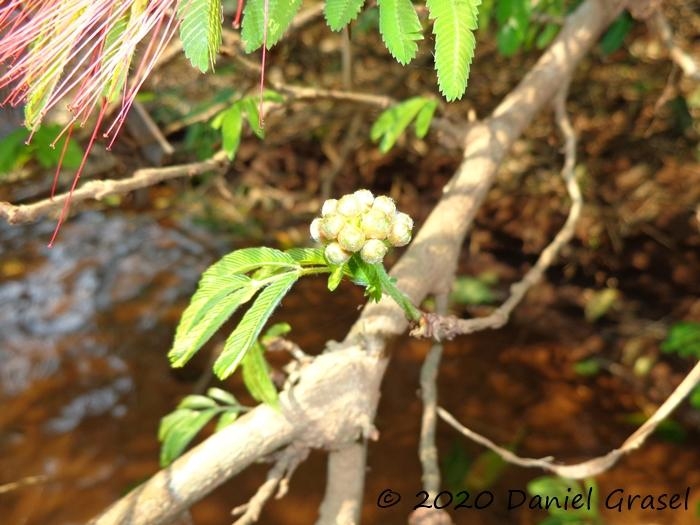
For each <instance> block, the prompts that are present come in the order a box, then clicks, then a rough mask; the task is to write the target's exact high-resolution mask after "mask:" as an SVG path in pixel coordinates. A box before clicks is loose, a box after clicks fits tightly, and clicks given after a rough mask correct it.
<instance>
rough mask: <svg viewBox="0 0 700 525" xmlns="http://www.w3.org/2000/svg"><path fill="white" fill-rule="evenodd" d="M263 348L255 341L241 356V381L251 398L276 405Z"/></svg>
mask: <svg viewBox="0 0 700 525" xmlns="http://www.w3.org/2000/svg"><path fill="white" fill-rule="evenodd" d="M264 352H265V350H264V348H263V347H262V345H261V344H260V343H256V344H254V345H253V347H252V348H251V349H250V350H249V351H248V353H246V355H245V357H244V358H243V363H242V365H241V366H242V369H243V382H244V383H245V386H246V388H247V389H248V392H250V395H251V396H253V399H255V400H256V401H260V402H261V403H266V404H268V405H272V406H275V405H277V389H276V388H275V385H274V383H273V382H272V379H270V367H269V366H268V364H267V361H266V360H265V354H264Z"/></svg>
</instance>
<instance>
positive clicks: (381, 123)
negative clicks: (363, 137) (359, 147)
mask: <svg viewBox="0 0 700 525" xmlns="http://www.w3.org/2000/svg"><path fill="white" fill-rule="evenodd" d="M434 103H435V101H433V100H431V99H428V98H424V97H413V98H409V99H408V100H405V101H403V102H400V103H399V104H395V105H394V106H391V107H390V108H389V109H386V110H384V111H383V112H382V113H381V115H379V117H378V118H377V120H376V122H375V123H374V124H373V125H372V129H371V130H370V137H371V138H372V140H373V141H375V142H376V141H378V140H379V139H380V138H381V142H380V143H379V150H380V151H381V152H382V153H386V152H387V151H389V150H390V149H391V148H392V147H393V146H394V144H396V141H397V140H398V138H399V137H400V136H401V134H402V133H403V132H404V131H405V130H406V128H407V127H408V125H409V124H410V123H411V121H413V119H414V118H416V116H417V115H418V113H419V112H420V111H421V109H423V107H425V106H426V105H430V104H434Z"/></svg>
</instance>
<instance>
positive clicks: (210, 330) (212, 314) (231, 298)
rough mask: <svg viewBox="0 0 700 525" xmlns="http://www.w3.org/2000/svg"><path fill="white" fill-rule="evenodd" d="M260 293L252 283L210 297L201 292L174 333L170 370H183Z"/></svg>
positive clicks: (187, 309)
mask: <svg viewBox="0 0 700 525" xmlns="http://www.w3.org/2000/svg"><path fill="white" fill-rule="evenodd" d="M257 291H258V288H256V287H255V286H254V285H253V284H252V283H250V284H248V285H246V286H244V287H242V288H237V289H227V290H225V291H218V292H217V293H216V294H211V295H208V296H207V295H205V292H203V291H202V290H201V288H200V290H198V291H197V293H195V295H194V297H193V298H192V302H191V303H190V305H189V306H188V307H187V308H186V309H185V312H184V314H183V315H182V319H181V320H180V324H179V325H178V327H177V330H176V331H175V341H174V342H173V347H172V349H171V350H170V352H168V359H169V360H170V364H171V366H173V367H181V366H184V365H185V364H186V363H187V362H188V361H189V360H190V359H191V358H192V356H193V355H194V354H195V353H196V352H197V351H198V350H199V349H200V348H201V347H202V345H204V343H206V342H207V341H208V340H209V338H210V337H211V336H212V335H214V333H215V332H216V331H217V330H218V329H219V328H220V327H221V325H222V324H224V322H225V321H226V320H227V319H228V318H229V317H231V315H233V313H234V312H235V311H236V310H237V309H238V307H239V306H240V305H242V304H244V303H247V302H248V301H250V299H252V297H253V296H254V295H255V293H256V292H257ZM206 293H209V292H206ZM197 294H200V296H199V297H198V296H197ZM195 319H197V320H196V321H194V320H195Z"/></svg>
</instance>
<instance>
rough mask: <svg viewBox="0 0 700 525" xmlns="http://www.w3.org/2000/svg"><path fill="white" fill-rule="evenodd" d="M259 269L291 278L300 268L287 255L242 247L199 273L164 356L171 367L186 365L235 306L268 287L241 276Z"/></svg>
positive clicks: (236, 307)
mask: <svg viewBox="0 0 700 525" xmlns="http://www.w3.org/2000/svg"><path fill="white" fill-rule="evenodd" d="M261 267H266V268H270V269H272V270H274V271H280V270H281V271H285V270H287V271H289V270H293V271H294V273H293V275H297V273H298V271H299V269H300V266H299V265H298V264H297V263H296V262H295V261H294V259H293V258H292V257H291V256H289V255H287V254H286V253H284V252H281V251H279V250H273V249H271V248H245V249H242V250H236V251H235V252H233V253H230V254H228V255H226V256H224V257H222V258H221V259H220V260H219V261H218V262H216V263H214V264H213V265H212V266H210V267H209V268H208V269H207V270H206V271H205V272H204V273H203V274H202V278H201V280H200V282H199V286H198V288H197V291H196V292H195V294H194V295H193V296H192V300H191V301H190V304H189V306H188V307H187V308H186V309H185V312H184V313H183V314H182V318H181V319H180V323H179V324H178V327H177V330H176V332H175V341H174V342H173V347H172V349H171V350H170V352H169V353H168V358H169V359H170V362H171V365H172V366H174V367H180V366H183V365H184V364H185V363H187V361H189V360H190V358H191V357H192V356H193V355H194V354H195V353H196V352H197V351H198V350H199V349H200V348H201V347H202V345H203V344H204V343H206V342H207V341H208V340H209V338H211V336H212V335H214V332H216V331H217V330H218V329H219V328H220V327H221V325H222V324H223V323H224V322H225V321H226V320H227V319H228V318H229V317H230V316H231V315H232V314H233V313H234V312H235V311H236V310H237V309H238V307H239V306H241V305H242V304H245V303H247V302H248V301H250V300H251V299H252V298H253V296H254V295H255V294H256V293H257V292H258V291H259V290H260V289H261V288H263V287H264V286H266V285H267V284H269V282H266V281H256V280H253V279H251V278H250V277H248V276H247V275H245V274H246V273H248V272H253V271H255V270H257V269H259V268H261ZM256 303H257V301H256Z"/></svg>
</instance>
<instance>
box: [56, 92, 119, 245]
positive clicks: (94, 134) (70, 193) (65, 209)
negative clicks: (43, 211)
mask: <svg viewBox="0 0 700 525" xmlns="http://www.w3.org/2000/svg"><path fill="white" fill-rule="evenodd" d="M106 110H107V100H106V99H103V101H102V106H101V107H100V113H99V114H98V115H97V123H96V124H95V129H94V130H93V131H92V135H91V136H90V142H88V146H87V148H85V153H84V154H83V159H82V160H81V161H80V166H78V171H77V173H76V174H75V177H73V184H71V187H70V190H69V191H68V196H67V197H66V200H65V202H64V203H63V208H62V209H61V215H60V216H59V217H58V223H57V224H56V228H55V229H54V231H53V235H52V236H51V240H50V241H49V245H48V247H49V248H53V245H54V242H55V241H56V237H58V232H59V231H60V229H61V226H62V225H63V222H64V221H65V219H66V215H67V214H68V210H69V209H70V202H71V199H72V197H73V193H74V192H75V188H76V187H77V186H78V181H79V180H80V175H81V174H82V172H83V169H84V168H85V163H86V162H87V158H88V155H90V151H91V150H92V146H93V144H94V143H95V138H96V137H97V133H98V132H99V130H100V125H101V124H102V119H103V118H104V116H105V111H106Z"/></svg>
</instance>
